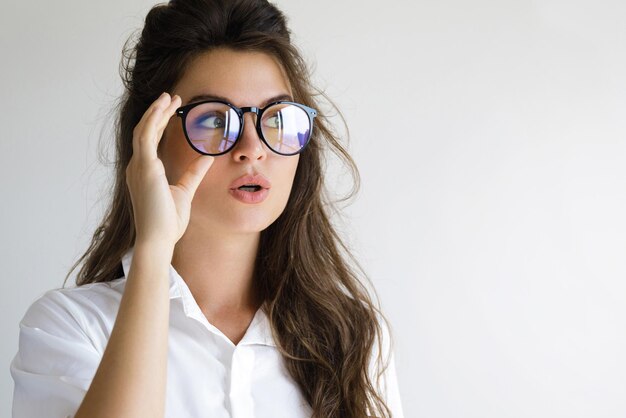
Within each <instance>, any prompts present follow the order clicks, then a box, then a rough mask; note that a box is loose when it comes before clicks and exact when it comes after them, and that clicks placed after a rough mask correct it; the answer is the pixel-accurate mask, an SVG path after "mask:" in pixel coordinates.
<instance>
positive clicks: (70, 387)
mask: <svg viewBox="0 0 626 418" xmlns="http://www.w3.org/2000/svg"><path fill="white" fill-rule="evenodd" d="M82 324H84V317H81V313H80V311H79V309H78V308H77V307H76V304H74V303H73V301H72V299H71V298H70V297H68V296H67V295H66V294H65V293H63V291H62V290H59V289H55V290H51V291H48V292H47V293H45V294H44V295H43V296H41V297H39V298H38V299H37V300H35V302H33V304H32V305H31V306H30V307H29V308H28V310H27V311H26V313H25V315H24V317H23V318H22V320H21V321H20V324H19V343H18V344H19V345H18V352H17V354H16V355H15V357H14V358H13V360H12V362H11V365H10V371H11V376H12V378H13V381H14V390H13V418H36V417H44V416H45V417H50V418H68V417H69V418H72V417H73V416H74V414H75V413H76V411H77V410H78V407H79V406H80V404H81V402H82V400H83V398H84V396H85V393H86V392H87V389H89V385H90V384H91V381H92V379H93V376H94V374H95V372H96V370H97V368H98V365H99V364H100V359H101V355H100V354H99V353H98V352H97V350H96V349H95V348H94V345H93V344H92V342H91V340H90V339H89V337H88V336H87V334H86V333H85V332H84V328H83V326H82Z"/></svg>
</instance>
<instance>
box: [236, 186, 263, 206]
mask: <svg viewBox="0 0 626 418" xmlns="http://www.w3.org/2000/svg"><path fill="white" fill-rule="evenodd" d="M229 192H230V194H231V196H233V197H234V198H235V199H237V200H239V201H240V202H243V203H261V202H262V201H264V200H265V199H266V198H267V195H268V194H269V192H270V189H261V190H259V191H258V192H246V191H244V190H239V189H230V190H229Z"/></svg>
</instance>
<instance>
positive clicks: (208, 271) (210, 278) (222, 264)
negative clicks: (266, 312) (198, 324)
mask: <svg viewBox="0 0 626 418" xmlns="http://www.w3.org/2000/svg"><path fill="white" fill-rule="evenodd" d="M194 231H195V232H194ZM260 236H261V234H260V232H258V231H257V232H253V233H245V234H230V235H227V236H220V235H210V234H208V233H207V231H206V230H204V231H202V230H199V229H195V228H188V229H187V231H186V232H185V234H184V235H183V236H182V238H181V239H180V240H179V241H178V242H177V243H176V246H175V248H174V254H173V257H172V266H173V267H174V268H175V269H176V271H177V272H178V273H179V274H180V276H181V277H182V278H183V280H184V281H185V283H187V286H188V287H189V290H190V291H191V293H192V295H193V297H194V298H195V300H196V302H197V303H198V305H199V306H200V308H201V309H202V311H203V312H204V313H205V315H207V316H210V317H213V316H222V315H233V314H241V313H242V312H246V313H247V312H256V310H257V309H258V307H259V306H260V300H259V297H258V292H257V291H256V289H255V286H254V282H253V277H254V263H255V260H256V256H257V251H258V247H259V239H260Z"/></svg>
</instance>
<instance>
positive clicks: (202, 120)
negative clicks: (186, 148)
mask: <svg viewBox="0 0 626 418" xmlns="http://www.w3.org/2000/svg"><path fill="white" fill-rule="evenodd" d="M194 123H195V125H196V126H200V127H202V128H207V129H221V128H223V127H225V126H226V121H225V120H224V115H223V114H221V113H215V112H213V113H207V114H204V115H202V116H199V117H198V118H197V119H196V120H195V122H194Z"/></svg>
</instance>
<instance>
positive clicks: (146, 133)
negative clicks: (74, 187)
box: [126, 93, 215, 247]
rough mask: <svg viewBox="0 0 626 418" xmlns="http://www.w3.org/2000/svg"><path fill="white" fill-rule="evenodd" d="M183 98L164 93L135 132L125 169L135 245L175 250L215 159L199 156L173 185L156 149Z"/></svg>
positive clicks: (147, 111) (149, 109) (143, 117)
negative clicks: (149, 243)
mask: <svg viewBox="0 0 626 418" xmlns="http://www.w3.org/2000/svg"><path fill="white" fill-rule="evenodd" d="M180 104H181V98H180V96H178V95H175V96H174V97H173V98H170V95H169V94H168V93H163V94H162V95H161V96H160V97H159V98H158V99H157V100H155V101H154V102H153V103H152V104H151V105H150V107H149V108H148V109H147V110H146V112H145V113H144V114H143V116H142V118H141V120H140V121H139V123H137V126H135V129H134V130H133V155H132V157H131V159H130V162H129V163H128V166H127V167H126V184H127V185H128V189H129V191H130V196H131V201H132V204H133V214H134V218H135V230H136V233H137V237H136V239H135V242H148V241H151V242H154V241H157V242H159V243H164V244H167V245H171V246H172V247H173V246H174V245H175V244H176V242H178V240H179V239H180V238H181V237H182V236H183V234H184V233H185V230H186V229H187V225H188V224H189V215H190V212H191V200H192V199H193V196H194V194H195V192H196V189H197V188H198V185H199V184H200V182H201V181H202V179H203V178H204V175H205V174H206V172H207V171H208V169H209V168H210V167H211V165H212V164H213V160H214V159H215V158H214V157H212V156H209V155H199V156H198V158H196V159H195V160H193V161H192V162H191V164H189V167H188V168H187V171H186V172H185V173H184V174H183V175H182V176H181V178H180V180H179V181H178V184H176V185H170V184H169V183H168V181H167V177H166V175H165V167H164V166H163V162H162V161H161V160H160V159H159V158H158V157H157V147H158V145H159V141H160V140H161V136H162V135H163V131H164V130H165V127H166V126H167V124H168V122H169V119H170V118H171V117H172V115H173V114H174V112H175V111H176V109H177V108H178V107H179V106H180Z"/></svg>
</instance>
